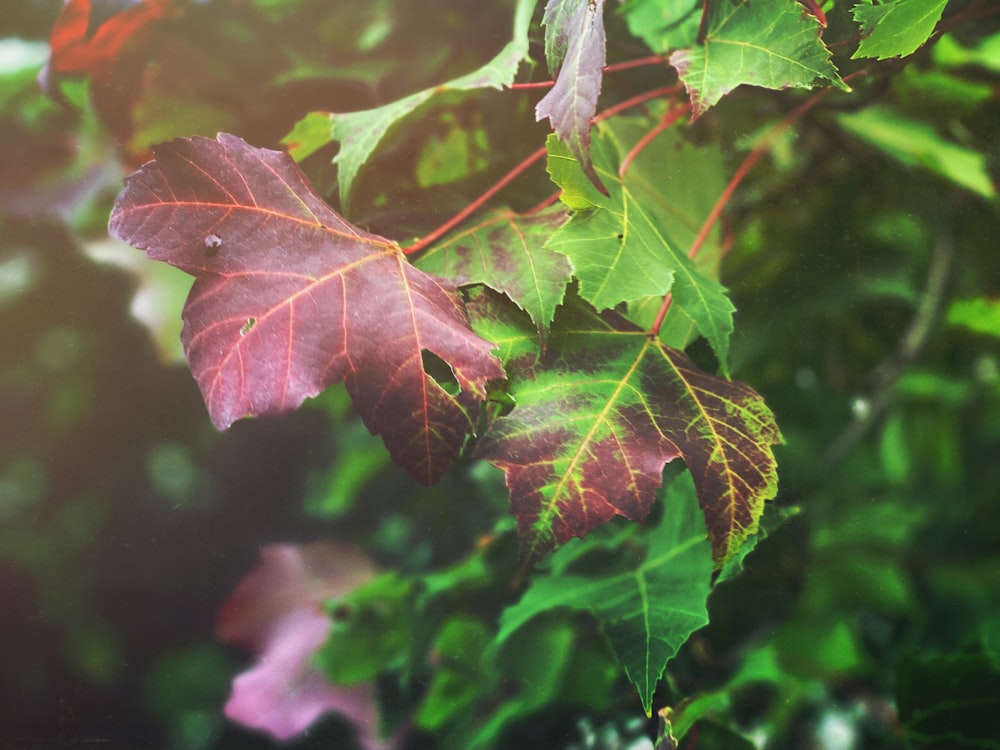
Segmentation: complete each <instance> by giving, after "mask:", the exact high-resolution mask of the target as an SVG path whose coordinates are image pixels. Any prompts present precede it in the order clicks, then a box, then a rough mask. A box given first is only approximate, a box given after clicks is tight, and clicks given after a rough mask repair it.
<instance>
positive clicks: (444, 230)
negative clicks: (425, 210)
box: [402, 146, 545, 255]
mask: <svg viewBox="0 0 1000 750" xmlns="http://www.w3.org/2000/svg"><path fill="white" fill-rule="evenodd" d="M543 156H545V147H544V146H542V148H540V149H538V150H537V151H534V152H533V153H531V154H529V155H528V157H527V158H526V159H524V160H523V161H522V162H521V163H520V164H518V165H517V166H516V167H514V168H513V169H512V170H510V171H509V172H508V173H507V174H505V175H504V176H503V177H501V178H500V179H499V180H498V181H497V182H496V184H494V185H493V186H492V187H491V188H490V189H489V190H487V191H486V192H484V193H483V194H482V195H480V196H479V197H478V198H476V199H475V200H474V201H472V203H470V204H469V205H468V206H466V207H465V208H463V209H462V210H461V211H459V212H458V213H457V214H455V215H454V216H452V217H451V218H450V219H448V221H446V222H445V223H444V224H442V225H441V226H439V227H438V228H437V229H435V230H434V231H433V232H431V233H430V234H428V235H425V236H424V237H422V238H420V239H419V240H417V241H416V242H414V243H413V244H412V245H409V246H407V247H404V248H402V251H403V254H404V255H413V254H414V253H419V252H420V251H421V250H424V249H426V248H427V247H429V246H430V245H431V244H432V243H434V242H435V241H436V240H438V239H439V238H441V237H443V236H444V235H446V234H448V232H450V231H451V230H452V229H454V228H455V227H457V226H458V225H459V224H461V223H462V222H463V221H465V220H466V219H467V218H468V217H469V216H471V215H472V214H473V213H475V212H476V211H478V210H479V209H480V208H481V207H482V206H483V204H484V203H486V201H488V200H489V199H490V198H492V197H493V196H494V195H496V194H497V193H499V192H500V191H501V190H503V188H505V187H506V186H507V185H508V184H509V183H510V182H511V181H512V180H513V179H514V178H515V177H517V176H518V175H519V174H521V172H523V171H524V170H526V169H527V168H528V167H530V166H531V165H532V164H534V163H535V162H536V161H538V160H539V159H541V158H542V157H543Z"/></svg>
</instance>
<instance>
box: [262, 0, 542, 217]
mask: <svg viewBox="0 0 1000 750" xmlns="http://www.w3.org/2000/svg"><path fill="white" fill-rule="evenodd" d="M537 1H538V0H518V3H517V6H516V8H515V10H514V33H513V37H512V38H511V41H510V42H508V43H507V45H506V46H505V47H504V48H503V49H502V50H500V52H498V53H497V54H496V55H495V56H494V57H493V58H492V59H491V60H490V61H489V62H487V63H486V64H485V65H483V66H482V67H481V68H478V69H476V70H474V71H472V72H471V73H468V74H466V75H464V76H460V77H458V78H455V79H453V80H451V81H447V82H445V83H442V84H440V85H438V86H432V87H430V88H426V89H423V90H422V91H417V92H415V93H413V94H410V95H409V96H405V97H403V98H402V99H397V100H396V101H393V102H390V103H388V104H385V105H383V106H381V107H375V108H373V109H365V110H361V111H359V112H347V113H335V112H311V113H309V114H308V115H306V117H304V118H303V119H302V120H300V121H299V122H298V123H296V125H295V127H294V128H293V129H292V131H291V132H290V133H289V134H288V135H287V136H285V138H284V140H283V141H282V142H283V143H284V144H285V145H286V146H287V147H288V152H289V154H291V156H292V158H294V159H295V160H296V161H302V160H303V159H305V158H306V157H307V156H309V155H310V154H312V153H314V152H316V151H317V150H318V149H320V148H322V147H323V146H325V145H326V144H328V143H330V142H331V141H340V151H338V152H337V156H336V157H334V160H333V161H334V163H335V164H337V166H338V171H337V182H338V187H339V190H340V201H341V203H342V204H343V205H345V206H346V205H347V203H348V200H349V198H350V192H351V186H352V185H353V184H354V178H355V177H357V174H358V171H359V170H360V169H361V167H362V166H363V165H364V164H365V162H366V161H368V157H369V156H371V153H372V151H374V150H375V147H376V146H378V144H379V142H380V141H381V140H382V138H383V137H384V136H385V134H386V133H387V132H388V130H389V128H390V127H392V126H393V125H394V124H395V123H396V122H398V121H399V120H400V119H402V118H403V117H405V116H407V115H409V114H410V113H412V112H413V111H414V110H416V109H417V108H418V107H420V106H421V105H422V104H424V103H425V102H427V101H429V100H430V99H431V98H433V97H434V96H437V95H438V94H441V93H444V92H446V91H471V90H475V89H481V88H495V89H501V88H506V87H508V86H510V85H511V84H512V83H513V82H514V76H515V74H516V73H517V69H518V67H519V66H520V64H521V61H522V60H524V59H526V58H527V57H528V29H529V27H530V25H531V15H532V13H533V12H534V10H535V5H536V3H537Z"/></svg>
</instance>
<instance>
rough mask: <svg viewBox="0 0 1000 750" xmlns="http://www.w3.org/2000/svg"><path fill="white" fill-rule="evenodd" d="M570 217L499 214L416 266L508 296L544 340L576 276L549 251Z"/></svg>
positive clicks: (552, 212)
mask: <svg viewBox="0 0 1000 750" xmlns="http://www.w3.org/2000/svg"><path fill="white" fill-rule="evenodd" d="M566 218H567V215H566V211H565V209H563V208H561V207H553V208H550V209H547V210H545V211H541V212H539V213H537V214H532V215H520V214H516V213H514V212H513V211H511V210H509V209H500V210H497V211H494V212H492V213H490V214H487V215H486V216H484V217H483V218H482V219H480V220H479V221H477V222H476V223H475V224H474V225H472V226H470V227H468V228H466V229H464V230H462V231H461V232H459V233H457V234H454V235H451V236H449V237H448V238H447V239H445V240H444V241H443V242H441V243H439V244H437V245H435V246H434V247H432V248H431V249H430V250H428V251H427V253H426V254H424V255H422V256H421V257H420V259H419V260H418V261H417V266H418V267H419V268H420V269H422V270H424V271H426V272H427V273H433V274H435V275H437V276H443V277H445V278H447V279H451V280H452V281H453V282H455V283H456V284H458V285H459V286H465V285H468V284H485V285H486V286H488V287H490V289H494V290H496V291H498V292H502V293H503V294H506V295H507V296H508V297H510V299H511V300H512V301H513V302H514V303H515V304H516V305H517V306H518V307H520V308H521V309H522V310H524V311H525V312H527V313H528V314H529V315H530V316H531V319H532V320H533V321H534V322H535V326H536V327H537V328H538V331H539V334H542V335H543V336H544V333H545V331H546V330H548V327H549V323H551V322H552V317H553V316H554V315H555V312H556V307H557V306H558V305H559V303H560V302H562V299H563V295H564V294H565V292H566V284H568V283H569V280H570V276H571V274H572V272H573V267H572V265H571V264H570V262H569V260H568V259H567V258H566V256H565V255H563V254H562V253H560V252H557V251H556V250H553V249H551V248H546V247H545V243H546V241H548V239H549V238H550V237H551V236H552V234H553V233H554V232H555V231H556V230H558V229H559V227H560V226H561V225H562V224H564V223H565V221H566Z"/></svg>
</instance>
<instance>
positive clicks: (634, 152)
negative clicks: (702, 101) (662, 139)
mask: <svg viewBox="0 0 1000 750" xmlns="http://www.w3.org/2000/svg"><path fill="white" fill-rule="evenodd" d="M690 111H691V105H690V104H682V105H681V106H679V107H674V108H673V109H668V110H667V111H666V112H665V113H664V114H663V118H662V119H661V120H660V122H659V123H657V125H656V127H654V128H653V129H652V130H650V131H649V132H648V133H646V135H644V136H643V137H642V138H640V139H639V142H638V143H636V144H635V145H634V146H633V147H632V149H631V150H630V151H629V152H628V153H627V154H625V158H624V159H622V163H621V166H620V167H618V176H619V177H624V176H625V172H626V171H627V170H628V167H629V165H630V164H631V163H632V160H633V159H635V157H636V156H638V155H639V154H640V153H642V150H643V149H644V148H646V146H648V145H649V144H650V143H652V141H653V139H654V138H656V136H658V135H659V134H660V133H662V132H663V131H664V130H666V129H667V128H669V127H670V126H671V125H673V124H674V123H675V122H677V121H678V120H679V119H680V118H681V117H683V116H684V115H685V114H687V113H688V112H690Z"/></svg>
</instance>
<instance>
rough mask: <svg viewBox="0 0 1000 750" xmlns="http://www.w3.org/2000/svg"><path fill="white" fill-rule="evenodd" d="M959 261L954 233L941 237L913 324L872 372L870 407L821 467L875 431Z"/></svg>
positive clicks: (832, 446) (834, 444) (827, 452)
mask: <svg viewBox="0 0 1000 750" xmlns="http://www.w3.org/2000/svg"><path fill="white" fill-rule="evenodd" d="M954 260H955V243H954V240H953V239H952V237H951V235H950V234H944V233H942V234H939V235H938V237H937V238H936V240H935V242H934V247H933V249H932V254H931V263H930V267H929V268H928V270H927V281H926V282H925V284H924V290H923V292H922V293H921V295H920V299H919V301H918V303H917V309H916V310H915V311H914V313H913V318H912V319H911V320H910V325H909V326H908V327H907V329H906V332H905V333H904V334H903V337H902V338H901V339H900V340H899V343H898V344H896V348H895V350H893V352H892V354H890V355H889V356H888V357H887V358H886V359H885V360H884V361H882V362H881V363H880V364H879V365H878V367H876V368H875V369H874V370H873V371H872V375H871V380H872V394H871V396H870V397H869V398H867V399H866V401H867V404H868V408H867V409H865V411H864V413H863V414H861V415H859V416H858V417H857V418H855V419H852V420H851V421H850V422H848V423H847V424H846V425H845V426H844V429H842V430H841V431H840V434H839V435H837V437H836V438H834V439H833V441H832V442H831V443H830V445H829V446H828V447H827V449H826V450H825V451H824V452H823V455H822V457H821V458H820V464H821V465H822V466H823V467H824V468H825V469H830V468H832V467H833V466H835V465H836V464H838V463H840V461H842V460H843V459H844V458H845V457H846V456H847V454H848V453H850V451H851V449H852V448H853V447H854V446H855V445H856V444H857V443H858V442H859V441H860V440H861V438H863V437H864V436H865V435H866V434H867V433H868V431H869V430H870V429H871V428H872V426H873V425H874V424H875V422H876V421H877V420H878V419H879V417H881V415H882V412H883V411H885V409H886V407H888V406H889V403H890V401H891V400H892V395H893V393H894V391H895V390H896V384H897V383H898V382H899V379H900V378H901V377H902V376H903V373H905V372H906V370H907V369H908V368H909V367H910V365H912V364H913V363H914V362H915V361H916V359H917V357H919V356H920V352H922V351H923V349H924V347H925V346H926V345H927V341H928V340H929V339H930V337H931V334H932V333H933V331H934V324H935V323H936V322H937V320H938V318H939V316H940V315H941V309H942V307H943V306H944V300H945V292H946V291H947V287H948V280H949V278H950V277H951V269H952V266H953V264H954Z"/></svg>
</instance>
